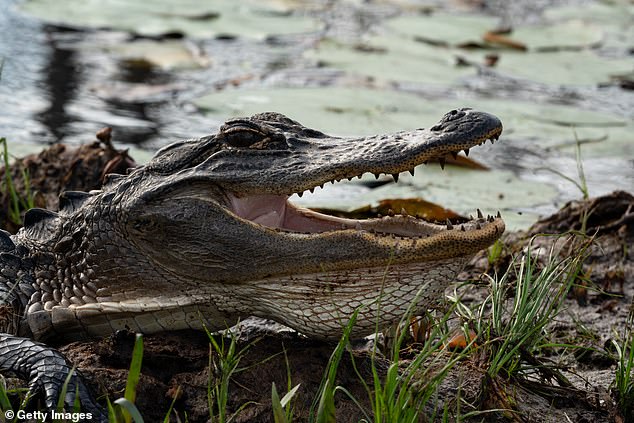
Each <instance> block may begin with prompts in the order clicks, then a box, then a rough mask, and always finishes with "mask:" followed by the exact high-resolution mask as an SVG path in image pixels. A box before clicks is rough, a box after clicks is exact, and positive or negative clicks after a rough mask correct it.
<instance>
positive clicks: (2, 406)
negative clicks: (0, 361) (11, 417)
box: [0, 375, 13, 412]
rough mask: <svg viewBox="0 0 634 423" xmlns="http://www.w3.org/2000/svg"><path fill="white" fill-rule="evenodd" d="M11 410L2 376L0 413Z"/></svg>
mask: <svg viewBox="0 0 634 423" xmlns="http://www.w3.org/2000/svg"><path fill="white" fill-rule="evenodd" d="M8 410H13V407H12V406H11V401H9V396H8V395H7V383H6V380H5V379H4V376H2V375H0V411H1V412H4V411H8Z"/></svg>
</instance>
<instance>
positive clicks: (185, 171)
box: [0, 109, 504, 412]
mask: <svg viewBox="0 0 634 423" xmlns="http://www.w3.org/2000/svg"><path fill="white" fill-rule="evenodd" d="M501 130H502V126H501V123H500V122H499V120H498V119H497V118H495V117H494V116H491V115H489V114H486V113H481V112H476V111H473V110H470V109H462V110H454V111H452V112H450V113H448V114H446V115H445V116H444V117H443V118H442V120H441V121H440V122H439V123H438V124H437V125H435V126H433V127H431V128H429V129H419V130H415V131H411V132H401V133H397V134H393V135H383V136H373V137H362V138H338V137H331V136H327V135H325V134H323V133H321V132H319V131H316V130H312V129H309V128H306V127H304V126H302V125H301V124H299V123H297V122H295V121H293V120H291V119H289V118H287V117H285V116H283V115H280V114H277V113H262V114H258V115H255V116H252V117H251V118H245V119H233V120H229V121H227V122H226V123H225V124H224V125H223V126H222V127H221V129H220V131H219V132H218V133H217V134H215V135H212V136H208V137H204V138H201V139H196V140H188V141H183V142H178V143H175V144H172V145H170V146H168V147H165V148H163V149H162V150H160V151H159V152H158V153H157V154H156V155H155V156H154V158H153V159H152V160H151V161H150V162H149V163H148V164H147V165H145V166H143V167H141V168H138V169H136V170H134V171H132V172H131V173H130V174H129V175H127V176H122V175H112V176H111V177H110V178H109V180H108V181H107V183H106V184H105V185H104V187H103V188H102V190H100V191H93V192H90V193H78V192H67V193H64V194H63V195H62V196H61V198H60V211H59V212H58V213H53V212H48V211H45V210H39V209H33V210H30V211H29V212H27V214H26V216H25V226H24V228H23V229H21V230H20V232H19V233H18V234H17V235H15V236H9V235H8V234H6V233H3V234H1V235H0V250H1V251H2V253H0V266H1V273H0V296H1V298H3V299H4V300H3V304H2V305H1V306H0V311H2V313H0V319H1V320H0V331H1V332H4V333H6V334H3V335H0V368H2V369H5V370H10V371H13V372H14V373H17V374H18V375H20V376H23V377H26V378H29V379H30V380H31V381H32V387H33V388H39V389H42V388H43V389H44V390H45V391H46V400H47V404H49V406H52V404H54V403H55V402H56V400H57V399H56V397H55V394H56V393H57V389H58V386H59V382H60V380H64V378H65V375H66V373H67V372H68V370H69V368H68V364H65V363H66V362H65V361H64V360H63V357H61V356H59V353H56V352H55V351H54V350H51V349H48V348H47V347H45V346H44V345H43V344H39V343H36V342H33V341H31V340H30V339H34V340H36V341H37V340H40V341H41V340H47V339H49V338H55V340H57V341H59V340H61V339H63V340H72V339H82V338H91V337H99V336H106V335H109V334H112V333H113V332H115V331H117V330H119V329H131V330H133V331H137V332H142V333H156V332H160V331H166V330H179V329H187V328H194V329H200V328H201V327H203V325H204V326H205V327H207V328H208V329H210V330H220V329H225V328H227V327H230V326H232V325H233V324H234V323H235V322H236V321H237V320H238V319H240V318H244V317H247V316H252V315H255V316H260V317H265V318H269V319H272V320H276V321H278V322H280V323H283V324H285V325H288V326H290V327H292V328H294V329H296V330H297V331H299V332H301V333H303V334H305V335H307V336H309V337H315V338H320V339H336V338H339V337H340V335H341V333H342V326H343V325H344V324H345V323H346V322H347V320H348V318H349V316H350V315H351V314H352V312H353V311H354V310H355V309H357V308H360V313H359V316H358V319H357V324H356V326H355V328H354V332H353V336H357V337H358V336H365V335H368V334H369V333H372V332H373V331H374V329H375V325H376V323H377V316H378V322H379V325H381V326H386V325H390V324H392V323H394V322H396V321H398V319H399V318H400V317H401V316H402V315H403V314H404V313H405V312H406V311H407V309H408V307H410V305H412V304H414V306H415V309H416V310H424V309H426V308H428V307H429V306H430V305H432V304H433V303H434V302H436V301H437V300H438V299H439V298H441V296H442V292H443V290H444V289H445V287H446V286H447V284H448V283H450V282H451V281H452V279H453V277H454V276H455V274H456V273H457V272H458V271H459V270H460V268H461V267H462V265H463V264H464V263H465V262H466V261H467V260H468V259H469V258H470V257H471V256H473V255H474V254H475V253H476V252H477V251H479V250H481V249H483V248H485V247H487V246H488V245H490V244H491V243H493V242H494V241H495V240H496V239H497V238H498V237H499V236H500V235H501V234H502V232H503V231H504V223H503V221H502V219H501V218H499V217H497V218H493V217H491V218H487V219H485V218H482V217H481V216H480V217H479V218H477V219H474V220H471V221H469V222H465V223H464V224H462V225H453V226H452V225H451V224H447V225H444V224H443V225H437V224H433V223H429V222H425V221H423V220H421V219H417V218H415V217H412V216H407V215H395V216H386V217H382V218H377V219H368V220H352V219H343V218H336V217H331V216H326V215H322V214H319V213H317V212H314V211H310V210H307V209H302V208H299V207H296V206H294V205H293V204H291V203H290V202H289V201H288V197H289V196H290V195H292V194H294V193H299V194H301V193H302V192H304V191H305V190H312V189H313V188H314V187H316V186H320V185H323V184H325V183H327V182H331V181H336V180H340V179H343V178H352V177H355V176H359V175H362V174H364V173H366V172H370V173H374V174H375V175H379V174H381V173H386V174H393V175H395V177H397V176H398V174H399V173H400V172H404V171H408V170H413V168H414V167H415V166H416V165H418V164H421V163H423V162H426V161H428V160H431V159H442V158H443V157H445V155H448V154H455V153H457V152H459V151H461V150H466V149H469V148H471V147H473V146H475V145H478V144H481V143H483V142H484V141H486V140H487V139H491V140H493V139H497V138H498V136H499V135H500V133H501ZM25 352H27V353H28V354H25ZM51 361H52V362H54V363H56V364H55V365H56V366H57V367H55V366H52V365H51V364H50V363H51ZM77 383H78V384H80V385H79V388H78V389H79V392H80V398H81V399H82V401H85V402H88V403H89V405H88V406H87V407H89V409H90V408H91V407H93V406H94V407H95V410H97V409H98V407H97V406H96V405H94V404H93V405H90V404H92V403H91V401H92V400H91V399H90V396H89V394H88V393H87V392H85V388H84V387H83V385H81V381H80V380H78V381H77ZM73 386H74V385H73ZM68 392H69V394H68V395H67V398H66V402H67V403H68V404H72V400H73V397H74V395H73V394H74V392H75V391H74V389H69V390H68ZM95 412H97V411H95Z"/></svg>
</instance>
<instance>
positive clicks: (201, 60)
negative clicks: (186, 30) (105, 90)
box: [106, 40, 209, 69]
mask: <svg viewBox="0 0 634 423" xmlns="http://www.w3.org/2000/svg"><path fill="white" fill-rule="evenodd" d="M106 50H108V51H110V52H112V53H114V54H115V55H116V56H118V57H119V59H120V60H123V61H126V62H128V63H130V62H141V61H142V62H147V63H148V64H150V65H153V66H157V67H159V68H162V69H191V68H198V67H205V66H207V65H208V64H209V59H208V58H207V57H205V56H202V55H200V54H197V53H196V52H195V51H194V50H193V49H191V48H190V47H188V45H187V44H186V43H185V42H183V41H180V40H164V41H155V40H139V41H133V42H126V43H121V44H118V45H115V46H110V47H107V48H106Z"/></svg>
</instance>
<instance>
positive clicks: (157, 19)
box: [21, 0, 320, 38]
mask: <svg viewBox="0 0 634 423" xmlns="http://www.w3.org/2000/svg"><path fill="white" fill-rule="evenodd" d="M21 8H22V10H24V11H25V12H27V13H29V14H31V15H33V16H35V17H37V18H39V19H42V20H44V21H46V22H51V23H55V24H62V25H68V26H73V27H82V28H111V29H118V30H123V31H129V32H132V33H135V34H141V35H147V36H160V35H163V34H167V33H173V32H177V33H182V34H186V35H188V36H191V37H197V38H205V37H213V36H218V35H228V36H245V37H254V38H262V37H266V36H268V35H275V34H294V33H303V32H310V31H315V30H317V29H319V28H320V25H319V23H318V22H317V21H315V20H314V19H311V18H308V17H303V16H292V15H291V14H290V13H287V11H285V10H283V11H280V9H279V6H278V5H275V4H273V5H271V6H268V5H267V2H257V1H255V0H253V1H245V2H235V1H231V0H214V1H210V2H201V1H197V0H183V1H179V2H173V1H171V0H148V1H143V2H129V1H124V0H66V1H63V2H60V1H56V0H29V1H27V2H25V3H23V4H22V5H21Z"/></svg>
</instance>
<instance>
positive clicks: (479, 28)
mask: <svg viewBox="0 0 634 423" xmlns="http://www.w3.org/2000/svg"><path fill="white" fill-rule="evenodd" d="M497 24H498V19H497V18H493V17H490V16H479V15H452V14H447V13H433V14H430V15H408V16H400V17H397V18H394V19H390V20H389V21H387V22H386V24H385V26H386V27H387V28H389V29H390V30H392V31H394V32H396V33H398V34H402V35H406V36H408V37H410V38H412V39H418V40H421V41H426V42H429V43H432V44H437V45H446V46H459V45H469V44H474V43H475V44H482V36H483V35H484V34H485V33H486V32H487V31H490V30H492V29H495V27H496V26H497Z"/></svg>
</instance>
